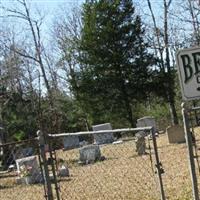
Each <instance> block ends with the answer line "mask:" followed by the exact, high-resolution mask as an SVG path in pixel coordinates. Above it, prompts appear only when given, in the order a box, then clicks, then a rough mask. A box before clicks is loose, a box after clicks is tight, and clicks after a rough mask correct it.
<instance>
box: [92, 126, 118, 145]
mask: <svg viewBox="0 0 200 200" xmlns="http://www.w3.org/2000/svg"><path fill="white" fill-rule="evenodd" d="M92 129H93V131H102V130H112V126H111V124H110V123H105V124H99V125H94V126H92ZM93 136H94V143H95V144H106V143H112V142H113V141H114V136H113V133H94V134H93Z"/></svg>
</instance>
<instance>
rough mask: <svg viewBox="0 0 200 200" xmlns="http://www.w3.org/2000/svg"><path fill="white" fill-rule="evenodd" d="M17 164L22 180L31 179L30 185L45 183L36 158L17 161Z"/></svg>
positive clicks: (31, 157)
mask: <svg viewBox="0 0 200 200" xmlns="http://www.w3.org/2000/svg"><path fill="white" fill-rule="evenodd" d="M15 162H16V166H17V173H18V175H19V177H21V179H26V177H29V179H30V183H41V182H42V181H43V178H42V174H41V170H40V167H39V164H38V161H37V157H36V156H30V157H26V158H21V159H17V160H16V161H15ZM19 182H20V181H19ZM22 182H23V180H22Z"/></svg>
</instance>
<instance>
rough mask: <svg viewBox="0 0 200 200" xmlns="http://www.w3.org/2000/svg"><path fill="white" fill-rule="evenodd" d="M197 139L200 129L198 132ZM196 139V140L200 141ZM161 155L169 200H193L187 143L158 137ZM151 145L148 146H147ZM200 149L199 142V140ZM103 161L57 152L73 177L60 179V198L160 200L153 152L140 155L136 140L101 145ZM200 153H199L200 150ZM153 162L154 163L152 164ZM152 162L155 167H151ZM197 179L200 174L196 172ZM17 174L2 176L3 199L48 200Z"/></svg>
mask: <svg viewBox="0 0 200 200" xmlns="http://www.w3.org/2000/svg"><path fill="white" fill-rule="evenodd" d="M196 133H197V136H198V137H199V135H200V130H199V129H196ZM198 137H197V139H199V138H198ZM157 143H158V152H159V156H160V160H161V162H162V165H163V168H164V171H165V173H164V174H163V175H162V177H163V183H164V189H165V194H166V197H167V199H169V200H190V199H192V196H191V195H192V192H191V182H190V175H189V168H188V159H187V148H186V145H185V144H171V145H169V144H168V140H167V136H166V135H165V134H163V135H160V136H159V137H158V138H157ZM147 146H148V145H147ZM197 146H199V147H200V141H197ZM101 154H102V156H105V158H106V159H105V160H104V161H99V162H96V163H94V164H89V165H80V164H78V162H77V161H78V156H79V154H78V149H75V150H70V151H57V157H58V158H62V159H64V160H65V161H66V162H67V164H68V167H69V170H70V177H69V178H63V179H61V180H59V181H60V182H59V185H60V188H61V199H64V200H68V199H69V200H105V199H106V200H131V199H132V200H156V199H159V197H160V196H159V187H158V182H157V174H155V173H154V172H155V162H154V153H153V149H152V144H151V149H148V150H147V155H143V156H137V155H136V153H135V144H134V141H133V140H130V141H126V142H123V143H121V144H117V145H113V144H111V145H104V146H101ZM198 154H200V150H198ZM151 159H152V162H151ZM152 163H153V165H152ZM197 175H198V179H200V178H199V172H197ZM15 179H16V177H15V176H14V174H11V173H7V174H3V175H2V174H0V199H2V200H40V199H45V198H44V194H43V186H42V185H36V184H35V185H28V186H27V185H17V184H16V183H15ZM199 183H200V180H199Z"/></svg>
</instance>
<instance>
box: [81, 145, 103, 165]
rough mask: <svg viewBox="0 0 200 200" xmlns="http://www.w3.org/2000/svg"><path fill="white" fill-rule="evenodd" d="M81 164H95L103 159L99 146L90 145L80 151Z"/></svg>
mask: <svg viewBox="0 0 200 200" xmlns="http://www.w3.org/2000/svg"><path fill="white" fill-rule="evenodd" d="M79 154H80V158H79V160H80V162H81V163H83V164H88V163H93V162H95V161H97V160H100V159H101V151H100V148H99V145H88V146H84V147H81V148H80V149H79Z"/></svg>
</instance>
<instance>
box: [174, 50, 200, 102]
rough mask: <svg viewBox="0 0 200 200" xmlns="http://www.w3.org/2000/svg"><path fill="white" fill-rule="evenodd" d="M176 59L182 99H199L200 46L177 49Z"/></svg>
mask: <svg viewBox="0 0 200 200" xmlns="http://www.w3.org/2000/svg"><path fill="white" fill-rule="evenodd" d="M176 60H177V67H178V73H179V79H180V84H181V90H182V97H183V99H184V100H194V99H200V47H195V48H190V49H183V50H179V51H178V53H177V55H176Z"/></svg>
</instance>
